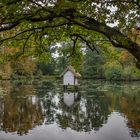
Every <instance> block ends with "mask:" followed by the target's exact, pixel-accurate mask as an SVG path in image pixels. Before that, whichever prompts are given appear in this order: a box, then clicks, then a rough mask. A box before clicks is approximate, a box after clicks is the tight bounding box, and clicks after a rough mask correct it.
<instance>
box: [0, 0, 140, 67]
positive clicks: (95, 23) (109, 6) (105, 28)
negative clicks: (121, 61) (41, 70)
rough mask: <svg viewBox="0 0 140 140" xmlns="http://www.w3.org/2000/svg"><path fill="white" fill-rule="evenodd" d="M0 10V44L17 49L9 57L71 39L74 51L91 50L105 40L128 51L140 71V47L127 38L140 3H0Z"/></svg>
mask: <svg viewBox="0 0 140 140" xmlns="http://www.w3.org/2000/svg"><path fill="white" fill-rule="evenodd" d="M0 11H1V12H0V32H1V34H0V39H1V40H0V43H1V44H2V46H4V47H15V48H17V47H18V48H19V49H18V52H16V55H12V56H10V58H11V57H17V56H19V55H21V54H23V53H27V52H28V53H29V51H31V53H30V54H34V52H36V50H38V49H41V50H44V51H46V52H47V51H48V47H49V46H50V45H52V44H55V43H56V42H61V41H66V42H67V41H70V39H71V40H72V41H73V49H74V48H75V46H76V44H78V43H81V42H82V43H84V44H85V45H86V46H87V47H89V48H90V49H91V50H93V51H94V50H96V46H98V45H96V46H95V45H94V44H95V42H97V41H98V42H102V41H103V40H106V41H108V42H110V43H111V44H112V45H113V46H114V47H117V48H123V49H126V50H127V51H128V52H130V53H131V54H132V55H133V56H134V57H135V60H136V66H137V67H138V68H139V69H140V46H139V45H138V43H137V42H135V41H134V40H131V38H130V37H129V32H130V29H131V28H132V27H136V26H137V25H138V24H139V18H140V0H125V1H124V0H120V1H116V0H2V1H1V3H0ZM112 23H113V25H114V27H111V26H110V25H111V24H112ZM137 30H139V28H137ZM44 44H45V45H44ZM29 48H30V49H29Z"/></svg>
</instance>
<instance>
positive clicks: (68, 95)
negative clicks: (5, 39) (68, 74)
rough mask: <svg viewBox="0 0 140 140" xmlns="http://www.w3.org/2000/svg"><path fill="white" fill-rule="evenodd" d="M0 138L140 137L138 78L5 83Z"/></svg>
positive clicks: (0, 98)
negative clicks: (69, 86) (67, 86)
mask: <svg viewBox="0 0 140 140" xmlns="http://www.w3.org/2000/svg"><path fill="white" fill-rule="evenodd" d="M0 140H140V82H135V83H134V82H131V83H109V82H102V81H93V80H88V81H82V82H81V86H80V89H79V91H78V92H77V91H73V90H69V91H65V92H64V91H63V90H62V85H61V82H59V81H51V80H49V81H33V82H32V83H30V82H29V83H28V82H19V81H18V82H14V83H11V82H10V81H5V82H4V81H2V82H1V83H0Z"/></svg>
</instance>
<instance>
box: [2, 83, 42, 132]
mask: <svg viewBox="0 0 140 140" xmlns="http://www.w3.org/2000/svg"><path fill="white" fill-rule="evenodd" d="M20 86H21V87H20ZM20 86H18V88H16V87H14V86H13V89H11V92H10V93H8V94H7V95H6V96H5V97H4V98H3V99H2V100H3V102H2V104H1V105H0V110H1V112H3V113H2V115H1V116H0V127H1V129H2V130H3V131H5V132H17V133H18V134H19V135H22V134H25V133H27V132H28V130H30V129H32V128H34V127H35V126H36V125H39V124H41V123H42V121H43V112H42V109H41V108H42V107H41V103H40V101H39V99H37V98H36V97H35V96H31V95H30V96H29V92H28V93H27V90H28V91H30V93H32V90H33V87H31V85H30V86H28V85H26V86H25V85H24V86H22V85H20ZM26 94H27V95H28V96H27V97H26V96H25V95H26ZM23 95H24V96H23Z"/></svg>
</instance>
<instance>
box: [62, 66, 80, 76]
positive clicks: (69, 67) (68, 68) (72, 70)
mask: <svg viewBox="0 0 140 140" xmlns="http://www.w3.org/2000/svg"><path fill="white" fill-rule="evenodd" d="M67 71H71V72H72V73H73V75H74V76H75V77H81V74H80V73H78V72H76V71H75V69H74V68H73V67H72V66H71V65H70V66H68V67H67V68H66V69H65V70H64V71H63V73H62V74H61V75H60V77H62V76H63V75H64V74H65V73H66V72H67Z"/></svg>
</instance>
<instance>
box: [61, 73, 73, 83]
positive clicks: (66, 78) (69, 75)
mask: <svg viewBox="0 0 140 140" xmlns="http://www.w3.org/2000/svg"><path fill="white" fill-rule="evenodd" d="M63 85H74V75H73V73H72V72H71V71H67V72H66V73H65V74H64V76H63Z"/></svg>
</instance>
